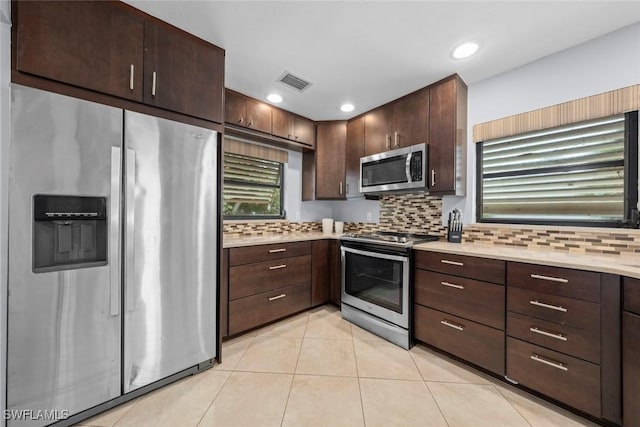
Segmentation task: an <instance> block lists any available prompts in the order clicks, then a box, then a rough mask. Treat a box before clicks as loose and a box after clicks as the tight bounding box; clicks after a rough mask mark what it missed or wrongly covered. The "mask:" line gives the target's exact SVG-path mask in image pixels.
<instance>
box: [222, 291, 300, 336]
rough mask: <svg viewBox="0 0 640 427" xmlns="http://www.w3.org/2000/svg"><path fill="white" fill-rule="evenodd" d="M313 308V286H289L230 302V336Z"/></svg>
mask: <svg viewBox="0 0 640 427" xmlns="http://www.w3.org/2000/svg"><path fill="white" fill-rule="evenodd" d="M310 306H311V285H310V284H309V283H304V284H301V285H294V286H287V287H286V288H280V289H275V290H273V291H268V292H262V293H259V294H256V295H252V296H249V297H245V298H240V299H237V300H233V301H231V302H229V335H235V334H237V333H239V332H242V331H246V330H248V329H251V328H255V327H256V326H259V325H262V324H265V323H268V322H271V321H273V320H276V319H279V318H281V317H284V316H287V315H289V314H293V313H297V312H299V311H302V310H304V309H307V308H309V307H310Z"/></svg>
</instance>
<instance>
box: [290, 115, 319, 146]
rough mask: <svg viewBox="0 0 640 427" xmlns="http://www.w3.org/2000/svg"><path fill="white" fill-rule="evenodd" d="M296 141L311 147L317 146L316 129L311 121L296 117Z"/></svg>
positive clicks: (294, 125)
mask: <svg viewBox="0 0 640 427" xmlns="http://www.w3.org/2000/svg"><path fill="white" fill-rule="evenodd" d="M293 130H294V137H293V138H294V140H295V141H296V142H299V143H301V144H306V145H309V146H311V147H315V146H316V127H315V125H314V123H313V122H312V121H311V120H308V119H305V118H303V117H298V116H295V117H294V119H293Z"/></svg>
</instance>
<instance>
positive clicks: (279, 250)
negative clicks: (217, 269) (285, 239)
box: [229, 242, 311, 267]
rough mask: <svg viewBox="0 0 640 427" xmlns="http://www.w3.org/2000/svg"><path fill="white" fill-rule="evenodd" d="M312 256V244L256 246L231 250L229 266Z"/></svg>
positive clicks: (296, 243) (291, 243) (292, 243)
mask: <svg viewBox="0 0 640 427" xmlns="http://www.w3.org/2000/svg"><path fill="white" fill-rule="evenodd" d="M302 255H311V242H289V243H282V244H274V245H256V246H246V247H243V248H231V249H230V253H229V265H230V266H231V267H233V266H235V265H241V264H249V263H253V262H261V261H270V260H274V259H282V258H290V257H295V256H302Z"/></svg>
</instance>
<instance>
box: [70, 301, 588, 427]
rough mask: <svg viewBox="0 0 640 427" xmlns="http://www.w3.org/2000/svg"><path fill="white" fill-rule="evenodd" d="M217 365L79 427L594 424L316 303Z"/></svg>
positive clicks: (237, 346)
mask: <svg viewBox="0 0 640 427" xmlns="http://www.w3.org/2000/svg"><path fill="white" fill-rule="evenodd" d="M222 356H223V363H222V364H220V365H217V366H216V367H215V368H213V369H210V370H208V371H206V372H203V373H201V374H198V375H194V376H192V377H189V378H185V379H183V380H181V381H178V382H176V383H173V384H171V385H169V386H167V387H164V388H162V389H160V390H156V391H154V392H152V393H149V394H147V395H145V396H142V397H140V398H138V399H136V400H134V401H131V402H128V403H126V404H124V405H121V406H120V407H117V408H115V409H113V410H111V411H109V412H106V413H103V414H102V415H99V416H97V417H94V418H92V419H90V420H87V421H85V422H84V423H83V424H82V425H85V426H101V427H111V426H118V427H120V426H184V427H189V426H220V427H222V426H233V427H241V426H296V427H298V426H332V427H333V426H350V427H351V426H365V425H366V426H367V427H373V426H384V427H389V426H449V427H458V426H461V427H462V426H471V427H483V426H487V427H497V426H508V427H512V426H513V427H517V426H531V427H554V426H558V427H567V426H595V424H593V423H590V422H589V421H587V420H585V419H582V418H580V417H578V416H576V415H574V414H571V413H569V412H566V411H564V410H562V409H559V408H557V407H555V406H553V405H551V404H549V403H547V402H544V401H542V400H540V399H537V398H535V397H532V396H530V395H528V394H527V393H524V392H521V391H519V390H517V389H515V388H513V387H511V386H509V385H507V384H504V383H502V382H500V381H498V380H496V379H494V378H492V377H489V376H487V375H484V374H482V373H480V372H478V371H475V370H474V369H472V368H469V367H466V366H465V365H463V364H460V363H458V362H456V361H453V360H451V359H448V358H446V357H444V356H442V355H440V354H438V353H435V352H433V351H431V350H429V349H427V348H426V347H424V346H420V345H417V346H415V347H414V348H412V349H411V350H410V351H408V352H407V351H405V350H402V349H401V348H399V347H396V346H395V345H393V344H389V343H388V342H386V341H384V340H382V339H380V338H379V337H377V336H375V335H372V334H370V333H369V332H367V331H365V330H363V329H360V328H359V327H357V326H355V325H352V324H350V323H349V322H347V321H345V320H343V319H342V317H341V316H340V312H339V311H338V310H337V309H336V308H334V307H333V306H328V305H327V306H323V307H320V308H317V309H314V310H312V311H309V312H306V313H302V314H300V315H298V316H295V317H292V318H289V319H286V320H283V321H281V322H279V323H276V324H274V325H271V326H268V327H266V328H263V329H260V330H258V331H254V332H250V333H248V334H246V335H243V336H241V337H239V338H236V339H234V340H231V341H229V342H226V343H225V344H224V345H223V352H222Z"/></svg>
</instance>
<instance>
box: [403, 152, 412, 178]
mask: <svg viewBox="0 0 640 427" xmlns="http://www.w3.org/2000/svg"><path fill="white" fill-rule="evenodd" d="M413 154H414V153H409V155H408V156H407V161H406V162H405V165H404V168H405V172H406V174H407V182H411V159H412V158H413Z"/></svg>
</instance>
